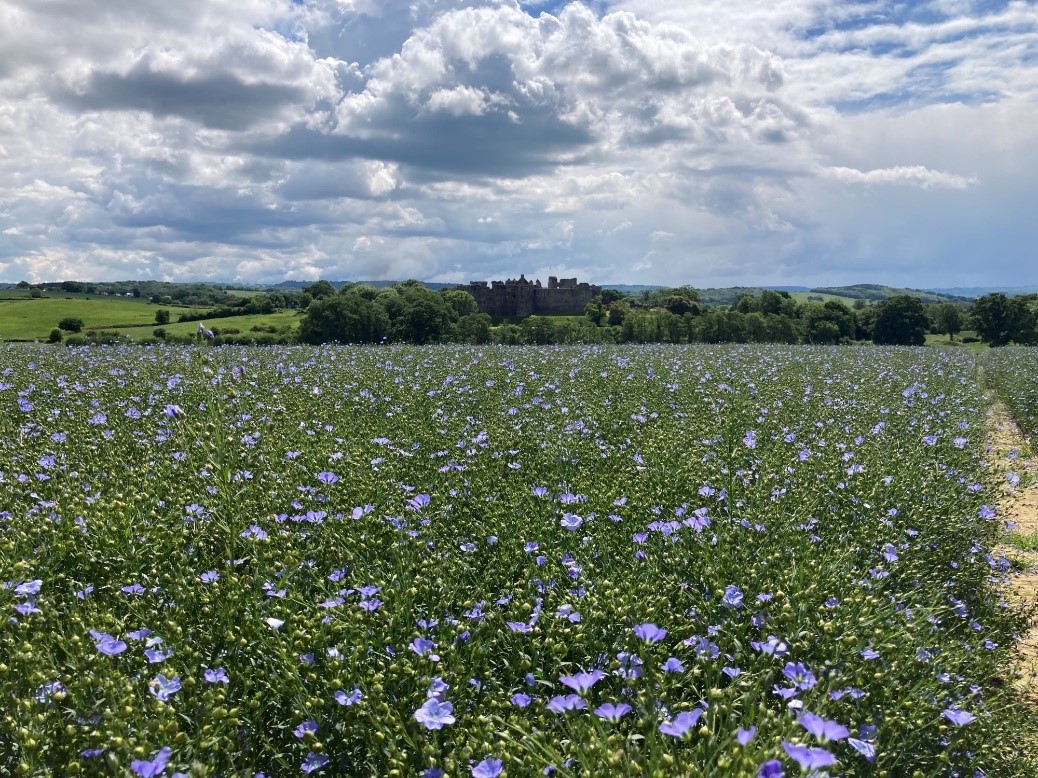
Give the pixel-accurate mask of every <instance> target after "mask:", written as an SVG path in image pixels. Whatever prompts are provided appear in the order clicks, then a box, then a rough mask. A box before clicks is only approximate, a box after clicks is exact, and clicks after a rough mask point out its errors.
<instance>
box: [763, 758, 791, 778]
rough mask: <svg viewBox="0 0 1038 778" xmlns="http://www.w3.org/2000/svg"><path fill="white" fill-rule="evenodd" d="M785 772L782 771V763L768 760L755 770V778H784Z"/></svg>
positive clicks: (776, 760)
mask: <svg viewBox="0 0 1038 778" xmlns="http://www.w3.org/2000/svg"><path fill="white" fill-rule="evenodd" d="M785 776H786V771H785V770H783V769H782V762H780V761H779V760H778V759H769V760H768V761H767V762H765V763H764V764H762V765H761V766H760V767H758V768H757V778H785Z"/></svg>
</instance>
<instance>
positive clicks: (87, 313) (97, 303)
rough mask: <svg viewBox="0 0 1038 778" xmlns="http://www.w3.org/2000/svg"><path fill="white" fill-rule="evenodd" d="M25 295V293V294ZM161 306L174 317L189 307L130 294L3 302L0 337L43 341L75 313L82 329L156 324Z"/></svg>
mask: <svg viewBox="0 0 1038 778" xmlns="http://www.w3.org/2000/svg"><path fill="white" fill-rule="evenodd" d="M22 294H23V295H24V292H23V293H22ZM160 307H165V308H166V309H167V310H169V311H170V315H171V316H172V317H173V319H176V317H177V315H178V313H180V312H182V311H184V310H186V309H184V308H179V309H178V308H175V307H173V306H157V305H152V304H150V303H148V302H147V301H144V300H140V299H136V298H132V297H127V298H120V297H96V296H88V295H71V294H70V295H67V296H62V297H42V298H36V299H10V298H8V299H6V300H3V301H0V338H2V339H3V340H35V339H37V338H38V339H40V340H43V339H45V338H46V337H47V335H48V334H49V333H50V331H51V330H52V329H54V328H55V327H57V326H58V322H59V321H61V320H62V319H64V318H66V317H69V316H73V317H76V318H79V319H82V320H83V329H84V330H91V329H100V328H106V327H123V326H134V325H140V326H143V325H146V324H152V325H154V321H155V312H156V311H157V310H159V308H160Z"/></svg>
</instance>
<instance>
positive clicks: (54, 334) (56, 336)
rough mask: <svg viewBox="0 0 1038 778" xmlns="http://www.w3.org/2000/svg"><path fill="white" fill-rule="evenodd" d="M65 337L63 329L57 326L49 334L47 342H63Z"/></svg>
mask: <svg viewBox="0 0 1038 778" xmlns="http://www.w3.org/2000/svg"><path fill="white" fill-rule="evenodd" d="M63 337H64V335H62V334H61V330H59V329H58V328H57V327H55V328H54V329H52V330H51V331H50V335H49V336H47V342H48V343H61V339H62V338H63Z"/></svg>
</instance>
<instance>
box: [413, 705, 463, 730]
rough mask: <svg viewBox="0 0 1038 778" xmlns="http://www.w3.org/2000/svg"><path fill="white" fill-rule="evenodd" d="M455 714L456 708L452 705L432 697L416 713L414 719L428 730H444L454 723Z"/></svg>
mask: <svg viewBox="0 0 1038 778" xmlns="http://www.w3.org/2000/svg"><path fill="white" fill-rule="evenodd" d="M453 713H454V706H453V705H452V704H451V703H449V702H441V701H440V700H438V699H436V698H435V697H430V698H429V699H427V700H426V701H425V702H424V703H423V704H422V707H420V708H419V709H418V710H416V711H415V712H414V717H415V720H416V721H417V722H418V723H419V724H421V725H422V726H423V727H425V728H426V729H443V728H444V727H445V726H447V725H449V724H453V723H454V721H455V719H454V716H453V715H452V714H453Z"/></svg>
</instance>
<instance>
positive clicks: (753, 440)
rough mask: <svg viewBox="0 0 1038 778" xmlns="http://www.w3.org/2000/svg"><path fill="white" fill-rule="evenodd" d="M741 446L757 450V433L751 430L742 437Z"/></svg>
mask: <svg viewBox="0 0 1038 778" xmlns="http://www.w3.org/2000/svg"><path fill="white" fill-rule="evenodd" d="M742 444H743V445H744V446H746V448H757V433H756V432H754V431H753V430H750V431H749V432H747V433H746V434H745V435H743V436H742Z"/></svg>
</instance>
